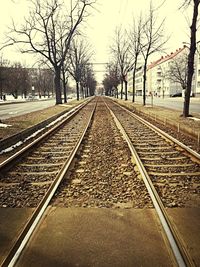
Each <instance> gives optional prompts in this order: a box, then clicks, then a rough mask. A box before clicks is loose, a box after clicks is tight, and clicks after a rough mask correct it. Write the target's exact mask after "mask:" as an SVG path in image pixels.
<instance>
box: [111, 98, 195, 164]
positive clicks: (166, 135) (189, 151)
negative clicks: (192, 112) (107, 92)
mask: <svg viewBox="0 0 200 267" xmlns="http://www.w3.org/2000/svg"><path fill="white" fill-rule="evenodd" d="M111 101H113V100H111ZM113 102H114V101H113ZM114 103H115V104H116V105H118V106H119V107H120V108H122V109H123V110H125V111H126V112H128V113H129V114H130V115H131V116H132V117H133V118H136V119H137V120H139V121H140V122H142V123H143V124H145V125H146V126H148V127H149V128H150V129H153V130H154V131H155V132H157V133H159V134H160V135H161V136H164V137H165V138H167V139H168V140H170V141H172V142H173V143H175V144H177V145H178V146H180V147H181V148H183V149H184V150H186V151H187V152H188V153H189V154H191V155H192V156H194V157H195V158H197V159H198V160H200V154H199V153H197V152H196V151H194V150H193V149H191V148H189V147H188V146H186V145H184V144H183V143H182V142H180V141H178V140H177V139H176V138H174V137H172V136H171V135H169V134H167V133H165V132H164V131H163V130H161V129H159V128H158V127H156V126H155V125H153V124H151V123H150V122H148V121H146V120H145V119H143V118H141V117H139V116H138V115H136V114H134V113H133V112H131V111H130V110H128V109H127V108H125V107H123V106H121V105H120V104H118V103H116V102H114Z"/></svg>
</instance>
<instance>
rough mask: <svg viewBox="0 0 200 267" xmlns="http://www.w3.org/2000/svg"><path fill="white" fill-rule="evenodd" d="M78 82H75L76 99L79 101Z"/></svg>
mask: <svg viewBox="0 0 200 267" xmlns="http://www.w3.org/2000/svg"><path fill="white" fill-rule="evenodd" d="M79 98H80V97H79V82H76V99H77V100H79Z"/></svg>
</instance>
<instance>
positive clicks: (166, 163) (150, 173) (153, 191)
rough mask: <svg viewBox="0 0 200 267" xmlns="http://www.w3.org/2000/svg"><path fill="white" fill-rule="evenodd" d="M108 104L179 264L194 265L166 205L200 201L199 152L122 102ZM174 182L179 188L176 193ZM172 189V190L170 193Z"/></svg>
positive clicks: (176, 205) (174, 205)
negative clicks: (166, 209) (190, 200)
mask: <svg viewBox="0 0 200 267" xmlns="http://www.w3.org/2000/svg"><path fill="white" fill-rule="evenodd" d="M106 103H107V106H108V108H109V109H110V111H111V114H112V116H113V117H114V119H115V121H116V124H117V125H118V127H119V129H120V131H121V132H122V134H123V136H124V138H125V139H126V140H127V142H128V144H129V148H130V150H131V152H132V155H133V156H134V159H135V161H136V163H137V166H138V168H139V170H140V173H141V175H142V177H143V180H144V183H145V185H146V187H147V189H148V192H149V193H150V195H151V199H152V201H153V203H154V207H155V208H156V210H157V213H158V216H159V218H160V220H161V222H162V225H163V228H164V229H165V232H166V235H167V236H168V240H169V242H170V244H171V247H172V249H173V251H174V255H175V257H176V260H177V262H178V264H179V265H180V266H194V262H193V260H192V258H191V256H190V254H189V253H188V251H187V249H186V247H185V245H184V244H183V242H182V241H181V238H180V236H179V234H178V233H177V231H176V230H175V228H174V227H173V225H172V224H171V222H170V219H169V217H168V215H167V213H166V211H165V207H183V206H184V205H186V202H187V201H188V200H189V199H191V198H192V197H193V198H195V199H196V205H199V204H200V203H199V199H198V193H199V190H198V189H197V190H195V188H199V186H200V179H199V178H200V155H199V154H198V153H197V152H195V151H193V150H192V149H190V148H189V147H187V146H186V145H184V144H182V143H181V142H179V141H178V140H176V139H175V138H173V137H171V136H170V135H168V134H166V133H165V132H164V131H162V130H160V129H158V128H157V127H156V126H154V125H152V124H151V123H149V122H147V121H145V120H144V119H142V118H140V117H139V116H138V115H136V114H134V113H132V112H130V111H129V110H127V109H126V108H124V107H122V106H120V105H119V104H116V103H115V104H113V101H106ZM166 178H167V179H166ZM174 183H176V184H177V185H178V186H177V187H179V190H178V191H177V192H176V193H175V191H174ZM166 184H167V185H166ZM185 184H187V187H186V189H187V190H185V191H187V192H186V195H187V197H186V198H185V199H184V200H185V203H183V199H182V196H183V195H181V194H180V192H181V190H183V189H184V188H185ZM172 185H173V186H172ZM194 185H195V187H194ZM172 188H173V192H170V190H171V189H172ZM188 191H189V192H188ZM158 192H159V193H158ZM170 193H171V196H172V197H173V198H174V194H176V199H175V202H174V201H173V202H172V201H171V199H170V197H168V196H170ZM179 194H180V195H179Z"/></svg>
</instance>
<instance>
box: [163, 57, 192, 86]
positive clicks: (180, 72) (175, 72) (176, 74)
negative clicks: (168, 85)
mask: <svg viewBox="0 0 200 267" xmlns="http://www.w3.org/2000/svg"><path fill="white" fill-rule="evenodd" d="M187 57H188V54H187V53H184V54H183V55H181V56H179V57H177V58H174V59H173V61H172V62H171V63H170V68H169V71H168V73H167V78H168V79H170V80H171V81H172V82H174V83H178V84H180V85H181V87H182V89H183V90H185V89H186V85H187V67H188V66H187Z"/></svg>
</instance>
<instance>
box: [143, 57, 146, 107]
mask: <svg viewBox="0 0 200 267" xmlns="http://www.w3.org/2000/svg"><path fill="white" fill-rule="evenodd" d="M146 79H147V61H146V60H145V63H144V75H143V106H145V105H146Z"/></svg>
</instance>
